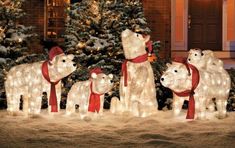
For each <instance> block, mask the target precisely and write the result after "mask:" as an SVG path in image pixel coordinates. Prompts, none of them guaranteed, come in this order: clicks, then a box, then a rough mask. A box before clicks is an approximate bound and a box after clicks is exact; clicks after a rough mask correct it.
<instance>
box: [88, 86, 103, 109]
mask: <svg viewBox="0 0 235 148" xmlns="http://www.w3.org/2000/svg"><path fill="white" fill-rule="evenodd" d="M90 89H91V94H90V100H89V106H88V111H89V112H95V111H96V112H97V113H99V111H100V96H101V95H102V94H97V93H94V92H93V90H92V82H91V85H90Z"/></svg>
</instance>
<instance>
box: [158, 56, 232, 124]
mask: <svg viewBox="0 0 235 148" xmlns="http://www.w3.org/2000/svg"><path fill="white" fill-rule="evenodd" d="M181 61H183V60H177V62H172V64H167V66H168V68H167V70H166V71H165V72H164V73H163V75H162V77H161V79H160V81H161V83H162V85H163V86H165V87H168V88H170V89H171V90H173V112H174V114H175V115H178V114H179V113H180V111H181V109H182V105H183V102H184V100H189V109H188V114H187V119H194V118H198V119H205V118H206V109H207V107H208V108H209V109H212V110H213V109H214V106H209V105H212V104H213V103H211V101H212V99H213V98H215V100H216V107H217V110H218V116H217V117H219V118H224V117H225V116H226V105H227V99H228V95H229V91H230V87H231V80H230V77H229V75H228V73H227V72H224V73H222V72H215V71H213V72H210V71H207V70H203V69H197V68H196V67H195V66H193V65H191V64H188V63H185V62H181ZM185 61H186V60H185ZM213 105H214V104H213Z"/></svg>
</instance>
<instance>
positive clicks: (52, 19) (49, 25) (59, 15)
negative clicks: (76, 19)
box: [45, 0, 69, 41]
mask: <svg viewBox="0 0 235 148" xmlns="http://www.w3.org/2000/svg"><path fill="white" fill-rule="evenodd" d="M68 2H69V0H47V3H46V32H45V33H46V34H45V36H46V37H45V38H46V39H52V40H55V41H61V40H63V39H62V36H61V35H63V33H64V29H65V28H64V25H65V18H66V13H65V7H66V3H68Z"/></svg>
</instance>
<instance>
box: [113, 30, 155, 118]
mask: <svg viewBox="0 0 235 148" xmlns="http://www.w3.org/2000/svg"><path fill="white" fill-rule="evenodd" d="M121 39H122V45H123V49H124V55H125V58H126V60H125V61H124V63H123V64H122V76H121V80H120V89H119V92H120V101H119V100H118V99H117V98H113V99H112V101H111V112H119V111H120V112H124V111H129V112H131V113H132V114H133V115H135V116H141V117H145V116H148V115H150V114H151V113H152V112H154V111H156V110H157V101H156V90H155V83H154V74H153V70H152V67H151V65H150V62H149V61H148V53H147V52H146V50H145V47H146V44H147V43H148V41H149V39H150V36H149V35H148V36H143V35H141V34H138V33H135V32H132V31H131V30H129V29H126V30H125V31H123V32H122V34H121Z"/></svg>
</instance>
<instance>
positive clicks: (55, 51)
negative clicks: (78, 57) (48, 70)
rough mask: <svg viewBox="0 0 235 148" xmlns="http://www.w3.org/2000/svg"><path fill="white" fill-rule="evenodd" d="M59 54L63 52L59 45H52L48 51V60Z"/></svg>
mask: <svg viewBox="0 0 235 148" xmlns="http://www.w3.org/2000/svg"><path fill="white" fill-rule="evenodd" d="M60 54H64V52H63V50H62V49H61V48H60V47H59V46H55V47H52V48H51V50H50V51H49V60H50V61H52V60H53V59H54V57H55V56H57V55H60Z"/></svg>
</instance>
